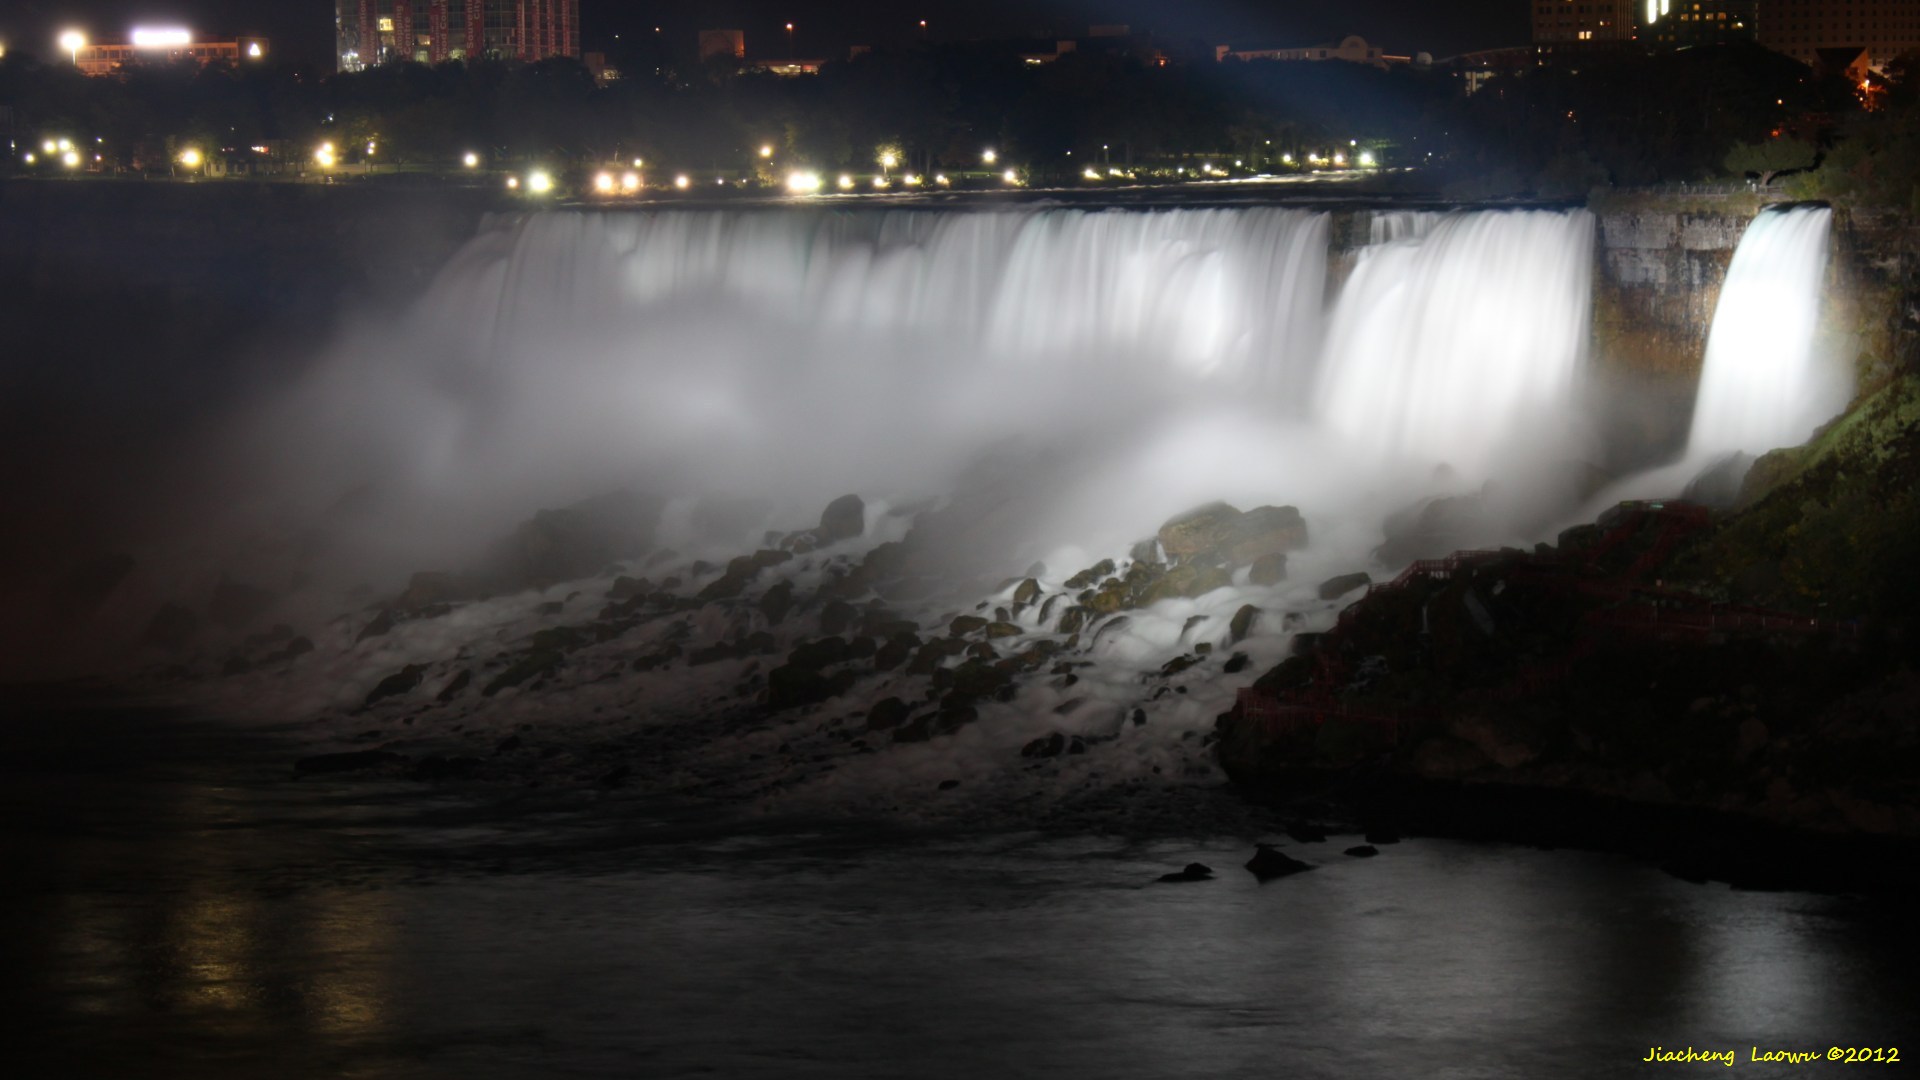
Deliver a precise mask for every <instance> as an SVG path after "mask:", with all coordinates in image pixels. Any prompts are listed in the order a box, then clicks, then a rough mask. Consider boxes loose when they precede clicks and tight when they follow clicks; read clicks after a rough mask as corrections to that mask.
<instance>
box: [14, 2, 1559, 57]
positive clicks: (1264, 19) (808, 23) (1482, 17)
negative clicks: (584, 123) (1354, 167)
mask: <svg viewBox="0 0 1920 1080" xmlns="http://www.w3.org/2000/svg"><path fill="white" fill-rule="evenodd" d="M580 7H581V21H582V24H583V27H584V41H585V45H586V47H587V48H589V49H592V48H596V47H604V45H605V44H606V43H607V42H610V41H611V39H612V35H613V34H614V33H616V32H619V33H623V34H625V33H649V32H651V31H652V29H653V27H654V26H656V25H658V26H661V27H662V28H663V30H664V31H665V32H666V33H668V34H670V35H675V36H676V41H677V42H680V43H690V42H691V40H692V35H693V33H694V31H696V30H699V29H701V28H702V27H737V28H741V29H744V30H746V31H747V48H748V51H749V53H752V54H757V55H767V56H777V55H782V54H784V53H785V51H786V50H785V42H784V41H783V40H782V38H783V36H784V35H783V33H782V31H781V29H780V27H781V25H782V24H784V23H786V22H788V21H791V22H793V23H795V24H796V26H797V27H798V32H797V37H798V51H799V52H800V53H802V54H807V55H841V54H842V53H843V51H844V49H845V47H846V46H847V45H849V44H853V43H856V42H864V43H871V44H883V43H886V42H887V41H889V40H904V39H906V38H909V37H911V36H912V35H914V34H915V33H916V32H917V31H916V29H915V24H916V23H917V22H918V21H919V20H920V19H926V20H928V22H929V24H930V25H931V27H932V33H933V36H934V37H935V38H936V39H940V38H964V37H981V36H1006V35H1017V34H1018V35H1024V34H1033V35H1035V36H1051V35H1054V34H1062V33H1070V34H1077V33H1082V32H1084V28H1085V27H1086V25H1087V24H1089V23H1127V24H1129V25H1131V26H1132V27H1133V28H1134V29H1135V30H1152V31H1154V32H1157V33H1162V34H1167V35H1170V36H1173V37H1198V38H1202V39H1204V40H1206V41H1207V42H1209V43H1223V42H1228V41H1243V42H1244V41H1254V40H1261V41H1277V42H1281V43H1286V44H1308V43H1312V42H1318V41H1325V40H1330V39H1334V38H1338V37H1339V36H1341V35H1343V34H1347V33H1358V34H1361V35H1364V36H1365V37H1367V38H1368V39H1370V40H1372V41H1375V42H1377V43H1379V44H1381V45H1384V46H1386V47H1387V48H1388V49H1389V50H1391V51H1395V52H1413V51H1417V50H1425V51H1428V52H1431V53H1433V54H1434V55H1435V56H1445V55H1449V54H1451V53H1454V52H1459V51H1462V50H1465V49H1471V48H1484V47H1489V46H1495V45H1514V44H1520V43H1522V42H1524V41H1525V40H1526V36H1527V35H1526V30H1527V28H1526V3H1525V0H1173V2H1169V0H706V2H697V3H689V2H686V0H581V5H580ZM332 13H333V4H332V0H6V2H5V3H4V4H0V37H3V38H4V40H6V41H7V42H8V43H9V44H10V46H12V47H26V48H32V49H35V50H36V51H39V52H41V53H42V54H47V53H52V52H54V51H55V49H54V47H53V46H52V44H51V38H52V35H53V32H54V30H55V28H57V27H59V26H61V25H68V24H72V25H78V26H81V27H83V28H84V29H86V30H88V31H89V32H90V33H91V34H93V35H94V36H96V37H117V36H121V35H124V34H125V32H126V28H127V27H129V26H131V25H132V24H133V23H134V22H135V21H145V22H154V23H160V22H174V23H185V24H187V25H189V26H192V27H193V28H194V29H196V30H197V31H199V32H202V33H219V32H227V33H264V34H266V35H268V36H270V37H272V38H273V39H274V41H275V42H276V46H277V47H276V52H278V53H279V54H280V55H281V56H282V57H283V58H290V59H300V60H304V61H309V62H312V63H325V62H326V61H327V58H328V57H330V56H331V54H332V48H331V41H330V37H331V34H332V21H333V20H332Z"/></svg>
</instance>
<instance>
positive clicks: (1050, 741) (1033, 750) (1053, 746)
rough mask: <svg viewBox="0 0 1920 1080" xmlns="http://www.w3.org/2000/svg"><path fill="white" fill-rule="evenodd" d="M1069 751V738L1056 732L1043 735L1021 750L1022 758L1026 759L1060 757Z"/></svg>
mask: <svg viewBox="0 0 1920 1080" xmlns="http://www.w3.org/2000/svg"><path fill="white" fill-rule="evenodd" d="M1066 749H1067V737H1066V736H1065V735H1062V734H1060V733H1059V732H1057V731H1056V732H1054V733H1053V734H1051V735H1042V736H1041V737H1039V738H1037V739H1035V740H1033V741H1032V742H1030V743H1028V744H1027V745H1025V746H1023V747H1021V748H1020V756H1021V757H1025V758H1046V757H1059V756H1060V755H1061V754H1062V753H1063V752H1065V750H1066Z"/></svg>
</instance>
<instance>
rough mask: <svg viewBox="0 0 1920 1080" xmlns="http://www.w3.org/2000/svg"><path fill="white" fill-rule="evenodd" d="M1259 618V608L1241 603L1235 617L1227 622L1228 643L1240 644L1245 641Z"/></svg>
mask: <svg viewBox="0 0 1920 1080" xmlns="http://www.w3.org/2000/svg"><path fill="white" fill-rule="evenodd" d="M1259 620H1260V609H1259V608H1257V607H1254V606H1253V605H1252V604H1242V605H1240V610H1238V611H1236V612H1234V613H1233V619H1232V620H1231V621H1230V622H1228V623H1227V643H1228V644H1230V645H1238V644H1240V642H1242V641H1245V640H1246V637H1247V635H1248V634H1250V633H1252V632H1253V624H1254V623H1256V622H1258V621H1259Z"/></svg>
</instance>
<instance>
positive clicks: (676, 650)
mask: <svg viewBox="0 0 1920 1080" xmlns="http://www.w3.org/2000/svg"><path fill="white" fill-rule="evenodd" d="M679 657H680V646H678V645H675V644H673V643H671V642H669V643H668V644H666V645H665V646H663V647H662V648H661V649H660V651H659V652H654V653H648V654H647V655H645V656H642V657H640V658H638V659H636V660H635V661H634V662H633V670H635V671H655V670H658V669H660V668H663V667H666V666H667V665H668V664H671V663H673V662H674V661H675V660H677V659H679Z"/></svg>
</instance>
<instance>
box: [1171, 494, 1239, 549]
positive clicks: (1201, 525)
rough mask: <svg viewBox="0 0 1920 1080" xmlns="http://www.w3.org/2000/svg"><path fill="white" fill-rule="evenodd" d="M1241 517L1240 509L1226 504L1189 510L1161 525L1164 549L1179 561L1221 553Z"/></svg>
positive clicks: (1213, 504) (1214, 504)
mask: <svg viewBox="0 0 1920 1080" xmlns="http://www.w3.org/2000/svg"><path fill="white" fill-rule="evenodd" d="M1240 516H1241V514H1240V511H1239V510H1238V509H1236V508H1234V507H1232V506H1229V505H1227V504H1226V503H1223V502H1213V503H1208V504H1207V505H1205V506H1201V507H1198V508H1196V509H1193V510H1189V511H1187V512H1186V513H1184V514H1180V515H1177V516H1175V517H1172V518H1169V519H1168V520H1167V522H1166V523H1165V524H1163V525H1161V526H1160V532H1159V534H1158V535H1159V540H1160V547H1161V548H1162V549H1163V550H1164V551H1166V553H1167V557H1168V558H1170V559H1172V560H1174V561H1175V562H1182V561H1185V560H1187V559H1191V558H1193V557H1195V556H1197V555H1202V554H1207V553H1211V552H1214V551H1217V550H1218V549H1219V548H1220V547H1221V545H1223V544H1224V543H1226V541H1227V540H1228V538H1230V537H1231V536H1232V535H1233V527H1234V523H1235V522H1236V521H1237V520H1239V518H1240Z"/></svg>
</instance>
